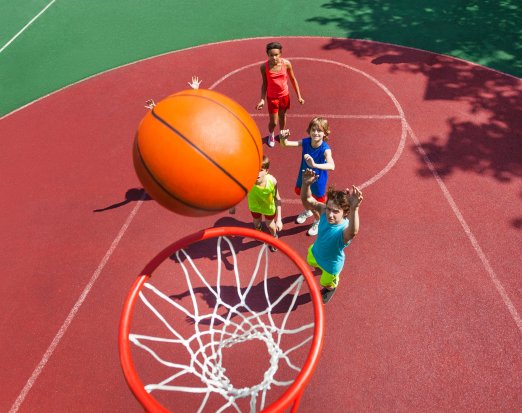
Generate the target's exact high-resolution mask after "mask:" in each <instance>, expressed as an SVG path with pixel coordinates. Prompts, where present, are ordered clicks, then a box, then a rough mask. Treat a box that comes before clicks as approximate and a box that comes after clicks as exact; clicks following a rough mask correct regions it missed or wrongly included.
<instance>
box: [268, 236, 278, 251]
mask: <svg viewBox="0 0 522 413" xmlns="http://www.w3.org/2000/svg"><path fill="white" fill-rule="evenodd" d="M274 238H279V237H278V236H277V235H276V236H275V237H274ZM268 249H269V250H270V251H272V252H276V251H277V248H276V247H274V246H273V245H272V244H270V245H268Z"/></svg>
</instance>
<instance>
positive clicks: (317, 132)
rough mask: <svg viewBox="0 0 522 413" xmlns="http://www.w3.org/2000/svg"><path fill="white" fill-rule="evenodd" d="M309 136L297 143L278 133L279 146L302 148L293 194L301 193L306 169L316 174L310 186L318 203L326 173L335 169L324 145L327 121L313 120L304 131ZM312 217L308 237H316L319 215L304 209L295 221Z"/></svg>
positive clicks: (286, 132)
mask: <svg viewBox="0 0 522 413" xmlns="http://www.w3.org/2000/svg"><path fill="white" fill-rule="evenodd" d="M306 131H307V132H308V134H309V135H310V136H309V137H307V138H303V139H301V140H299V141H292V140H289V139H288V137H289V136H290V131H289V130H288V129H287V130H282V131H281V132H280V135H279V136H280V141H281V145H282V146H284V147H299V146H301V148H302V157H301V164H300V165H299V172H298V173H297V182H296V184H295V192H296V194H297V195H299V194H300V192H301V183H302V173H303V171H304V170H305V169H307V168H312V170H313V171H314V172H315V173H316V174H317V180H316V181H315V182H314V183H313V184H312V185H311V193H312V196H313V197H314V198H315V199H316V200H317V201H319V202H325V200H326V183H327V181H328V171H333V170H334V169H335V163H334V160H333V158H332V150H331V149H330V146H329V145H328V144H327V143H326V141H327V140H328V135H329V134H330V129H329V127H328V121H327V120H326V119H324V118H321V117H315V118H313V119H312V120H311V121H310V123H309V124H308V128H307V129H306ZM312 215H313V216H314V222H313V224H312V226H311V227H310V229H309V230H308V235H311V236H314V235H317V231H318V226H319V214H318V213H317V212H315V211H314V210H310V209H306V207H305V210H304V212H302V213H301V214H299V216H298V217H297V219H296V222H297V223H298V224H302V223H303V222H305V221H306V219H307V218H309V217H311V216H312Z"/></svg>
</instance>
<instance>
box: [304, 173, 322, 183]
mask: <svg viewBox="0 0 522 413" xmlns="http://www.w3.org/2000/svg"><path fill="white" fill-rule="evenodd" d="M318 178H319V175H318V174H316V173H315V172H314V171H313V170H311V169H305V170H304V171H303V183H305V184H307V185H312V184H313V183H314V182H315V181H317V179H318Z"/></svg>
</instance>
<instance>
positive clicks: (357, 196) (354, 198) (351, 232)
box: [343, 185, 363, 243]
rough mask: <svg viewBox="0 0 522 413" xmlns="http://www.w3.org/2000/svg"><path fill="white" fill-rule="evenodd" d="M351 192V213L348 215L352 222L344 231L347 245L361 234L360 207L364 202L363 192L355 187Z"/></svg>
mask: <svg viewBox="0 0 522 413" xmlns="http://www.w3.org/2000/svg"><path fill="white" fill-rule="evenodd" d="M349 192H350V196H349V197H348V202H349V203H350V212H349V213H348V220H349V221H350V222H349V224H348V226H347V227H346V228H345V229H344V231H343V237H344V242H345V243H347V242H348V241H350V240H352V239H353V238H354V237H355V236H356V235H357V233H358V232H359V206H360V205H361V202H362V200H363V195H362V192H361V190H360V189H359V188H357V187H356V186H355V185H353V186H352V190H351V191H349Z"/></svg>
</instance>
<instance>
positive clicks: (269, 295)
mask: <svg viewBox="0 0 522 413" xmlns="http://www.w3.org/2000/svg"><path fill="white" fill-rule="evenodd" d="M215 241H216V243H215V248H216V254H215V262H216V265H215V266H214V268H211V269H207V270H208V271H209V272H210V271H211V272H213V274H208V273H204V272H205V271H203V270H201V269H200V268H198V266H197V265H196V261H195V260H193V259H192V258H191V257H190V256H189V253H188V252H187V250H186V249H181V250H179V251H177V252H176V253H175V256H173V257H171V258H172V260H174V261H176V263H177V264H178V265H179V268H181V270H180V272H182V273H183V276H184V282H186V291H185V292H184V293H183V294H179V295H172V294H171V295H168V294H166V293H165V292H163V291H162V290H164V288H163V287H161V288H158V287H157V286H155V285H153V284H152V283H150V282H148V283H146V284H145V285H144V289H143V290H142V291H141V292H140V295H139V297H140V299H141V301H142V303H143V304H144V305H145V306H146V308H148V309H149V310H150V314H152V315H153V319H154V320H156V323H159V324H160V325H161V329H160V330H161V334H154V335H152V334H143V333H142V334H138V333H131V334H130V335H129V340H130V342H132V343H133V344H135V345H136V346H137V347H139V348H140V349H142V350H144V351H146V352H147V353H148V354H149V355H150V356H152V357H153V358H154V359H155V360H156V361H157V362H158V363H160V364H161V365H162V366H163V369H161V372H162V375H161V377H160V378H159V379H157V378H156V379H154V381H153V382H150V379H149V381H148V382H147V383H148V384H146V385H145V390H146V391H147V392H149V393H150V392H155V394H156V392H181V393H191V394H192V395H193V396H194V397H195V396H197V395H199V399H198V402H197V404H198V405H197V406H196V409H195V410H196V411H198V412H203V411H209V408H211V404H209V400H211V399H212V398H215V397H216V396H219V397H220V399H221V403H218V405H219V407H218V408H217V409H214V406H215V403H214V404H212V409H214V410H215V411H217V412H224V411H237V412H240V411H250V412H255V411H259V410H262V409H263V408H265V406H266V404H267V403H268V400H267V393H268V391H269V390H271V389H273V388H274V387H287V386H289V385H291V384H292V382H293V381H294V379H295V376H297V374H298V373H299V372H300V371H301V367H302V366H301V363H302V362H303V360H304V358H303V353H306V351H305V349H306V348H307V347H308V346H309V343H310V341H311V340H312V339H313V334H314V331H313V330H314V323H313V322H311V323H308V324H303V323H302V322H298V323H291V322H289V320H290V319H291V317H290V316H291V314H292V312H293V311H294V310H295V309H296V308H297V307H298V306H299V305H300V304H303V303H306V302H310V296H309V294H308V289H307V288H303V287H306V286H307V284H306V281H305V279H304V277H303V276H302V275H301V274H297V275H295V276H293V277H286V278H287V279H289V281H287V282H286V283H284V289H280V290H279V291H277V294H274V289H273V288H270V283H271V279H272V280H273V278H271V277H270V276H269V262H268V256H269V255H270V254H272V253H268V248H267V245H266V244H262V245H261V247H260V248H258V249H257V256H255V255H254V257H255V265H253V266H252V267H253V268H251V269H250V270H247V271H249V273H248V274H244V273H241V272H240V269H239V265H238V262H237V255H236V251H235V249H234V244H233V242H232V241H231V239H230V238H229V237H218V238H216V239H215ZM225 251H226V253H227V255H228V256H229V257H230V258H231V260H232V265H229V266H228V267H229V268H228V269H227V265H225V264H226V263H224V262H223V257H224V252H225ZM254 254H255V253H254ZM230 267H231V268H230ZM295 268H296V267H294V269H295ZM250 271H251V272H250ZM180 275H181V274H175V275H174V276H175V277H176V278H175V279H176V280H177V281H176V282H177V283H178V284H180V283H181V277H180ZM208 280H213V281H215V283H214V282H213V284H215V285H211V284H210V283H209V281H208ZM170 282H172V277H171V279H170ZM256 282H257V283H256ZM230 284H232V286H231V285H230ZM231 289H233V290H234V291H233V292H234V294H233V296H234V297H235V298H234V299H231V298H230V297H231V296H232V294H231ZM304 290H305V291H304ZM198 296H199V297H202V296H203V297H205V300H201V298H198ZM182 298H184V299H182ZM176 313H177V315H178V317H175V316H172V314H176ZM309 313H311V312H309ZM179 316H181V319H184V322H178V321H176V320H180V317H179ZM310 318H311V317H309V319H310ZM149 324H150V323H149ZM187 326H189V328H188V327H187ZM133 330H135V328H133ZM253 343H255V344H257V346H256V348H257V351H253V352H252V353H251V358H250V361H251V362H252V363H256V362H257V361H258V360H262V359H263V357H262V355H261V354H259V353H260V351H259V350H263V349H264V350H265V355H264V356H265V357H264V359H265V360H266V361H267V363H266V364H267V366H268V367H267V368H266V370H265V371H264V372H263V373H262V375H261V377H259V379H258V380H255V383H249V384H248V385H246V386H245V385H237V384H236V383H235V381H237V380H234V379H232V378H231V376H230V374H229V373H230V370H232V369H230V368H229V367H230V361H227V356H226V353H227V351H229V350H230V349H232V348H234V347H235V346H242V345H244V344H245V345H252V344H253ZM307 344H308V345H307ZM234 367H235V369H236V370H237V367H238V366H234ZM227 368H228V370H229V371H227ZM288 371H291V372H293V373H291V375H289V374H288ZM243 372H244V374H245V375H249V366H244V367H243ZM142 378H143V377H142ZM144 383H145V381H144ZM155 397H156V396H155ZM181 410H183V411H186V410H184V409H181Z"/></svg>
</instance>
